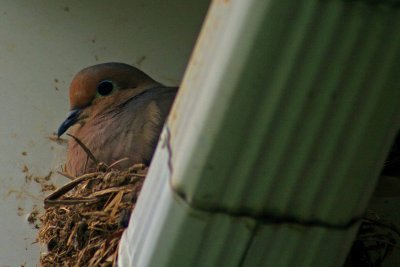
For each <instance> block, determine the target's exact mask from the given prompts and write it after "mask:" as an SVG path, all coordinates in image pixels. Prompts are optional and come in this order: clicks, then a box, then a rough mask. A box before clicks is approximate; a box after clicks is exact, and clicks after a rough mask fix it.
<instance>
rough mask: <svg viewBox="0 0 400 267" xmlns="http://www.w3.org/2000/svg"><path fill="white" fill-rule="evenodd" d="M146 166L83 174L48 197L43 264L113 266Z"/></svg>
mask: <svg viewBox="0 0 400 267" xmlns="http://www.w3.org/2000/svg"><path fill="white" fill-rule="evenodd" d="M146 173H147V167H145V166H144V165H135V166H134V167H132V168H129V169H128V170H124V171H116V170H111V171H99V172H95V173H89V174H85V175H83V176H81V177H78V178H76V179H72V180H71V182H69V183H67V184H66V185H64V186H62V187H61V188H59V189H58V190H56V191H54V192H53V193H52V194H50V195H49V196H48V197H47V198H46V199H45V212H44V214H43V215H41V217H40V221H41V226H40V229H39V234H38V240H39V242H40V243H42V244H45V245H46V246H47V250H48V252H46V253H43V254H42V255H41V257H40V264H41V266H113V265H115V263H116V258H117V251H118V244H119V240H120V238H121V235H122V233H123V231H124V229H125V228H126V227H127V226H128V223H129V218H130V214H131V211H132V210H133V208H134V206H135V202H136V199H137V197H138V194H139V192H140V190H141V187H142V185H143V181H144V177H145V175H146Z"/></svg>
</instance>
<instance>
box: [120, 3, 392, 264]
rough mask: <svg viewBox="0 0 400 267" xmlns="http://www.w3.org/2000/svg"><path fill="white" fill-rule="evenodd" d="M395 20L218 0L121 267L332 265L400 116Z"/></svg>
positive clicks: (383, 10) (388, 11)
mask: <svg viewBox="0 0 400 267" xmlns="http://www.w3.org/2000/svg"><path fill="white" fill-rule="evenodd" d="M399 48H400V14H399V9H397V8H394V6H393V5H389V4H387V5H380V4H374V5H372V4H370V3H366V2H363V1H334V0H326V1H322V0H321V1H316V0H314V1H311V0H310V1H290V0H271V1H258V0H248V1H240V0H236V1H235V0H231V1H226V0H225V1H222V0H221V1H214V2H213V4H212V7H211V9H210V11H209V13H208V15H207V18H206V23H205V25H204V26H203V29H202V33H201V35H200V37H199V40H198V42H197V45H196V49H195V51H194V53H193V55H192V58H191V61H190V64H189V67H188V70H187V72H186V74H185V79H184V82H183V85H182V87H181V89H180V92H179V95H178V98H177V101H176V103H175V105H174V107H173V110H172V112H171V115H170V118H169V120H168V122H167V127H166V128H165V129H164V131H163V134H162V137H161V141H160V143H159V146H158V149H157V152H156V155H155V158H154V159H153V162H152V166H151V168H150V173H149V175H148V177H147V181H146V182H145V186H144V189H143V191H142V193H141V196H140V198H139V201H138V203H137V206H136V210H135V212H134V214H133V217H132V218H131V223H130V226H129V228H128V231H126V232H125V233H124V236H123V238H122V242H121V246H120V256H119V262H120V265H121V266H146V267H147V266H157V267H162V266H211V267H212V266H271V267H272V266H273V267H278V266H282V267H284V266H285V267H286V266H304V267H305V266H340V265H341V264H342V263H343V261H344V257H345V255H346V253H347V251H348V249H349V247H350V245H351V242H352V238H353V237H354V235H355V232H356V230H357V227H358V225H359V223H360V218H361V216H362V214H363V212H364V210H365V208H366V204H367V202H368V200H369V198H370V195H371V193H372V190H373V188H374V186H375V183H376V179H377V177H378V173H379V171H380V168H381V166H382V164H383V160H384V157H385V155H386V153H387V151H388V149H389V146H390V143H391V141H392V140H393V138H394V136H395V131H396V130H397V128H398V125H399V123H400V119H399V115H400V112H399V111H400V108H399V107H400V105H399V104H398V102H399V99H400V88H399V85H400V75H399V73H400V55H399V53H400V51H399Z"/></svg>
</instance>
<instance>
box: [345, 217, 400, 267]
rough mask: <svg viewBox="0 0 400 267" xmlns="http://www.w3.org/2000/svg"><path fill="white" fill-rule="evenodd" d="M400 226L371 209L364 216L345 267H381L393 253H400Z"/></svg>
mask: <svg viewBox="0 0 400 267" xmlns="http://www.w3.org/2000/svg"><path fill="white" fill-rule="evenodd" d="M399 241H400V228H399V226H398V225H396V224H394V223H392V222H391V221H389V220H387V219H384V218H382V217H380V216H379V215H378V214H377V213H375V212H373V211H371V210H369V211H368V212H367V214H366V215H365V216H364V219H363V221H362V223H361V226H360V228H359V230H358V233H357V236H356V238H355V240H354V242H353V245H352V247H351V250H350V252H349V254H348V256H347V259H346V263H345V264H344V267H358V266H366V267H381V266H382V264H383V263H384V262H385V260H386V259H387V258H388V257H389V256H390V255H391V254H392V253H399V249H400V246H399V245H398V243H399Z"/></svg>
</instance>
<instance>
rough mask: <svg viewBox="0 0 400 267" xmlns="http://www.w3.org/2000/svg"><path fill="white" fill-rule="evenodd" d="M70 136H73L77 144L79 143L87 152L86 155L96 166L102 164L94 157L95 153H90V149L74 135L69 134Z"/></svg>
mask: <svg viewBox="0 0 400 267" xmlns="http://www.w3.org/2000/svg"><path fill="white" fill-rule="evenodd" d="M67 135H68V136H71V137H72V138H73V139H74V140H75V142H77V143H78V145H79V146H80V147H81V148H82V149H83V150H84V151H85V152H86V154H87V155H88V157H89V158H90V159H91V160H93V161H94V162H95V163H96V165H98V164H99V163H100V162H99V161H98V160H97V159H96V157H95V156H94V155H93V153H92V152H91V151H90V149H89V148H88V147H87V146H86V145H85V144H84V143H83V142H82V141H81V140H79V138H78V137H76V136H73V135H72V134H69V133H67Z"/></svg>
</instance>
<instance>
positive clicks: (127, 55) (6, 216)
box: [0, 0, 208, 266]
mask: <svg viewBox="0 0 400 267" xmlns="http://www.w3.org/2000/svg"><path fill="white" fill-rule="evenodd" d="M207 5H208V1H205V0H204V1H190V4H189V1H185V0H176V1H173V2H172V1H162V0H151V1H148V0H147V1H144V0H143V1H105V0H104V1H45V0H40V1H22V0H18V1H14V0H3V1H1V5H0V84H1V88H0V109H1V113H2V114H1V116H0V170H1V172H0V198H1V205H0V214H1V216H0V225H1V227H0V239H1V241H2V242H1V244H2V246H1V249H0V266H19V265H21V264H25V266H35V265H36V264H37V260H38V257H39V247H38V246H37V245H36V244H32V243H33V242H35V236H36V230H33V227H32V226H31V225H29V224H28V223H27V221H26V217H27V215H28V214H29V213H30V212H31V211H32V209H33V206H34V205H37V206H38V207H41V206H42V200H43V197H44V196H45V195H46V194H47V193H41V192H40V186H39V185H38V184H37V183H36V182H35V181H33V180H32V181H25V175H26V173H23V171H22V170H23V167H24V165H26V166H27V167H28V169H29V172H28V174H32V175H33V176H44V175H46V174H48V173H49V171H51V170H57V169H59V167H60V164H61V163H62V162H63V155H64V153H65V148H64V147H63V146H62V145H58V144H57V143H55V142H53V141H51V140H49V139H48V136H49V135H51V134H52V133H53V132H55V131H56V129H57V127H58V126H59V124H60V123H61V121H62V120H63V119H64V118H65V115H66V114H67V111H68V100H67V90H68V84H69V81H70V80H71V78H72V76H73V75H74V73H76V72H77V71H78V70H80V69H81V68H83V67H86V66H89V65H92V64H96V63H101V62H107V61H121V62H126V63H130V64H134V65H136V66H139V67H140V68H141V69H142V70H144V71H146V72H147V73H148V74H150V75H151V76H153V77H154V78H155V79H157V80H159V81H161V82H164V83H166V84H168V85H177V84H179V82H180V79H181V77H182V75H183V71H184V69H185V66H186V63H187V61H188V58H189V56H190V53H191V49H192V46H193V44H194V42H195V40H196V36H197V33H198V30H199V28H200V25H201V22H202V19H203V17H204V14H205V12H206V9H207ZM25 153H26V155H23V154H25ZM52 181H53V182H55V183H59V184H60V183H63V182H64V181H65V180H64V178H62V177H60V176H57V175H54V176H52Z"/></svg>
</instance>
